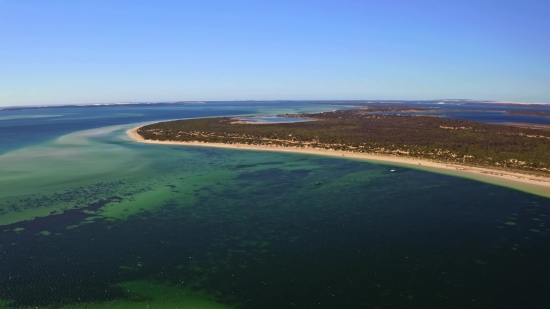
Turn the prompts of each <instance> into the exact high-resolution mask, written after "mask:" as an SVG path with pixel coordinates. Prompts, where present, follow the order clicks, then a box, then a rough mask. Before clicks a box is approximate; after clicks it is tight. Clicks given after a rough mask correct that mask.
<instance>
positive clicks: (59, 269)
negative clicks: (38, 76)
mask: <svg viewBox="0 0 550 309" xmlns="http://www.w3.org/2000/svg"><path fill="white" fill-rule="evenodd" d="M269 108H270V107H262V110H261V111H260V110H259V109H256V110H255V109H253V108H251V109H250V110H249V111H247V112H249V113H254V112H257V113H265V110H266V109H269ZM279 110H281V109H279ZM223 112H226V113H230V112H229V111H228V110H224V111H223ZM188 113H189V114H192V112H189V111H188ZM82 116H83V115H80V116H79V117H82ZM100 116H101V115H100V114H99V113H98V115H97V117H98V118H101V117H100ZM44 119H46V118H43V120H44ZM68 120H69V119H67V121H68ZM28 121H29V122H28V123H27V124H30V122H31V120H28ZM32 121H36V119H33V120H32ZM81 121H82V120H81ZM98 124H99V125H98V126H97V127H96V128H86V127H84V128H82V130H77V129H78V126H75V127H69V128H66V127H64V129H63V130H65V131H70V132H68V133H65V131H63V130H62V132H61V133H58V134H57V135H55V134H52V136H53V137H51V138H48V139H45V140H43V141H41V142H37V143H32V144H28V145H23V146H20V147H18V148H17V149H15V150H9V151H6V152H5V153H4V154H3V155H2V156H0V167H1V168H2V173H1V174H0V188H2V190H1V191H0V211H1V216H0V224H1V226H0V227H1V232H0V261H1V263H0V274H2V276H0V308H37V307H38V308H147V307H149V308H376V307H378V308H545V307H544V306H545V305H546V297H545V295H546V290H547V289H548V287H549V284H548V281H547V278H548V275H549V273H550V264H549V263H548V261H549V260H550V242H549V239H548V231H549V229H550V228H548V225H549V222H548V215H549V212H550V211H549V207H550V200H549V199H545V198H541V197H537V196H533V195H529V194H526V193H522V192H518V191H514V190H510V189H506V188H501V187H497V186H492V185H487V184H484V183H480V182H475V181H471V180H466V179H460V178H455V177H449V176H444V175H438V174H433V173H427V172H423V171H417V170H411V169H399V172H397V173H390V172H389V169H390V168H389V167H387V166H383V165H376V164H370V163H366V162H358V161H351V160H346V159H342V158H327V157H321V156H308V155H298V154H288V153H274V152H254V151H242V150H229V149H212V148H202V147H182V146H179V147H177V146H166V145H148V144H138V143H134V142H132V141H131V140H130V139H129V138H128V137H127V136H126V135H125V131H126V130H127V129H129V128H131V127H133V126H134V124H112V123H111V124H108V125H102V124H101V123H98ZM35 125H41V122H40V121H38V122H37V123H35ZM45 126H46V127H47V125H45ZM90 126H92V125H91V124H90ZM14 134H15V133H14ZM22 136H23V135H22ZM316 181H321V182H322V185H315V184H314V183H315V182H316Z"/></svg>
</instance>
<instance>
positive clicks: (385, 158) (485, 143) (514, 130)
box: [129, 110, 550, 197]
mask: <svg viewBox="0 0 550 309" xmlns="http://www.w3.org/2000/svg"><path fill="white" fill-rule="evenodd" d="M284 116H285V117H299V118H309V119H311V120H312V121H307V122H303V121H302V122H291V123H263V124H249V123H246V122H244V121H239V120H236V119H235V118H233V117H221V118H202V119H189V120H176V121H167V122H159V123H155V124H150V125H146V126H143V127H139V128H136V129H134V130H130V131H129V134H130V136H132V137H133V138H134V139H135V140H137V141H141V142H151V143H170V144H184V145H200V146H214V147H231V148H239V149H258V150H276V151H292V152H302V153H310V154H323V155H337V156H346V157H351V158H358V159H366V160H370V161H378V162H386V163H391V164H396V165H400V166H414V167H415V168H420V169H427V170H432V171H438V172H443V173H448V174H453V175H457V176H463V177H468V178H474V179H478V180H483V181H487V182H490V183H495V184H499V185H505V186H508V187H514V188H517V189H520V190H523V191H528V192H531V193H535V194H539V195H543V196H548V197H550V156H549V155H548V154H550V131H546V130H539V129H530V128H521V127H515V126H506V125H495V124H486V123H479V122H473V121H466V120H453V119H446V118H439V117H430V116H419V115H384V114H379V113H376V112H372V111H370V110H348V111H333V112H323V113H316V114H306V115H302V114H300V115H284Z"/></svg>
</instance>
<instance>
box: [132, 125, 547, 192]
mask: <svg viewBox="0 0 550 309" xmlns="http://www.w3.org/2000/svg"><path fill="white" fill-rule="evenodd" d="M139 128H140V127H137V128H134V129H131V130H128V131H127V134H128V135H129V136H130V137H131V138H132V139H133V140H135V141H136V142H141V143H149V144H163V145H180V146H201V147H217V148H231V149H242V150H260V151H278V152H293V153H303V154H313V155H323V156H334V157H346V158H352V159H359V160H365V161H369V162H373V163H380V164H385V165H391V166H401V167H407V168H414V169H418V170H425V171H430V172H435V173H441V174H447V175H451V176H458V177H463V178H469V179H474V180H478V181H482V182H486V183H490V184H495V185H500V186H505V187H508V188H513V189H517V190H521V191H524V192H529V193H532V194H536V195H540V196H544V197H549V198H550V178H549V177H541V176H533V175H527V174H520V173H512V172H505V171H500V170H494V169H488V168H479V167H471V166H464V165H458V164H446V163H439V162H432V161H429V160H422V159H414V158H404V157H397V156H383V155H376V154H365V153H355V152H347V151H334V150H326V149H313V148H298V147H279V146H256V145H230V144H218V143H202V142H166V141H153V140H145V139H144V138H143V137H142V136H141V135H139V134H138V133H137V130H138V129H139Z"/></svg>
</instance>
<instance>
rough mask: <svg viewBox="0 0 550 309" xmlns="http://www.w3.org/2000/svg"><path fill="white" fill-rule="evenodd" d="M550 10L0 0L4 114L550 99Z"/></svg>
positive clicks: (543, 5) (323, 1)
mask: <svg viewBox="0 0 550 309" xmlns="http://www.w3.org/2000/svg"><path fill="white" fill-rule="evenodd" d="M548 16H550V2H549V1H543V0H539V1H533V0H524V1H517V0H515V1H509V0H501V1H494V0H491V1H489V0H476V1H474V0H461V1H441V0H439V1H432V0H418V1H393V0H387V1H360V0H317V1H309V0H307V1H306V0H292V1H289V0H279V1H248V0H232V1H227V0H225V1H221V0H202V1H171V0H156V1H141V0H132V1H127V0H121V1H115V0H111V1H103V0H96V1H77V0H71V1H65V0H36V1H34V0H11V1H9V0H8V1H6V0H0V105H4V106H6V105H7V106H11V105H25V104H68V103H100V102H101V103H104V102H128V101H134V102H136V101H174V100H248V99H250V100H262V99H267V100H274V99H311V100H315V99H438V98H470V99H489V100H506V101H523V102H550V20H549V17H548Z"/></svg>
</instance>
